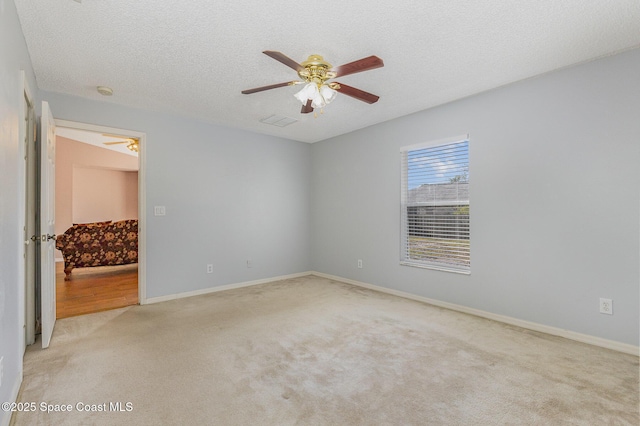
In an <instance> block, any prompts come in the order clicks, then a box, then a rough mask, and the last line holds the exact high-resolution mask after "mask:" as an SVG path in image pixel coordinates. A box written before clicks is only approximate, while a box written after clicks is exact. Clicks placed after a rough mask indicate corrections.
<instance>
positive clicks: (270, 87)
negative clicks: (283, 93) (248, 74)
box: [242, 81, 300, 95]
mask: <svg viewBox="0 0 640 426" xmlns="http://www.w3.org/2000/svg"><path fill="white" fill-rule="evenodd" d="M298 83H300V82H299V81H287V82H286V83H278V84H272V85H270V86H262V87H256V88H255V89H248V90H243V91H242V94H244V95H250V94H252V93H256V92H262V91H264V90H271V89H277V88H278V87H285V86H293V85H294V84H298Z"/></svg>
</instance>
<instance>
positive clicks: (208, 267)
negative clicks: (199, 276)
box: [207, 263, 213, 274]
mask: <svg viewBox="0 0 640 426" xmlns="http://www.w3.org/2000/svg"><path fill="white" fill-rule="evenodd" d="M207 274H213V265H212V264H210V263H209V264H208V265H207Z"/></svg>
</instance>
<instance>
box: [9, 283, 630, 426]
mask: <svg viewBox="0 0 640 426" xmlns="http://www.w3.org/2000/svg"><path fill="white" fill-rule="evenodd" d="M38 345H39V343H38V344H36V345H34V346H32V347H30V348H29V349H28V350H27V354H26V357H25V371H24V383H23V385H22V390H21V394H20V397H19V400H20V401H22V402H36V403H37V404H38V411H36V412H35V413H19V414H17V415H14V417H13V422H12V424H15V425H35V424H42V425H80V424H82V425H88V424H96V425H120V424H131V425H159V424H170V425H187V424H189V425H197V424H207V425H294V424H300V425H496V424H497V425H500V424H527V425H533V424H535V425H559V424H574V425H601V424H615V425H625V424H628V425H638V424H639V423H640V417H639V396H638V393H639V391H638V386H639V381H638V380H639V378H638V375H639V368H638V357H635V356H631V355H625V354H621V353H617V352H614V351H610V350H606V349H601V348H597V347H593V346H589V345H585V344H581V343H576V342H573V341H570V340H566V339H562V338H558V337H552V336H548V335H545V334H541V333H536V332H531V331H527V330H524V329H520V328H517V327H512V326H508V325H504V324H501V323H497V322H493V321H490V320H486V319H481V318H477V317H474V316H470V315H466V314H461V313H457V312H453V311H448V310H446V309H441V308H437V307H433V306H429V305H426V304H422V303H419V302H415V301H411V300H406V299H402V298H399V297H395V296H390V295H387V294H382V293H378V292H374V291H369V290H365V289H361V288H358V287H354V286H351V285H348V284H343V283H338V282H335V281H330V280H327V279H324V278H318V277H314V276H309V277H303V278H299V279H292V280H287V281H279V282H275V283H271V284H265V285H260V286H255V287H250V288H244V289H238V290H231V291H226V292H219V293H213V294H209V295H205V296H198V297H192V298H188V299H181V300H175V301H170V302H165V303H159V304H154V305H147V306H134V307H128V308H123V309H118V310H115V311H108V312H102V313H98V314H91V315H86V316H82V317H74V318H67V319H64V320H59V321H58V322H57V326H56V331H55V333H54V337H53V341H52V344H51V347H50V348H49V349H47V350H41V349H39V348H36V347H35V346H38ZM42 402H45V403H47V404H51V405H54V404H71V405H72V409H73V411H72V412H71V413H50V414H47V413H44V412H42V411H39V409H40V403H42ZM79 402H81V403H82V404H94V405H95V407H94V408H98V407H104V406H103V405H102V404H106V409H107V410H109V408H110V406H109V404H110V403H116V402H120V403H122V406H121V407H122V409H123V410H125V411H115V412H114V411H107V412H95V413H91V412H79V411H78V410H77V404H78V403H79ZM127 402H129V403H131V405H130V407H131V408H132V411H126V403H127Z"/></svg>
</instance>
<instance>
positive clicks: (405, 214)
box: [400, 134, 471, 275]
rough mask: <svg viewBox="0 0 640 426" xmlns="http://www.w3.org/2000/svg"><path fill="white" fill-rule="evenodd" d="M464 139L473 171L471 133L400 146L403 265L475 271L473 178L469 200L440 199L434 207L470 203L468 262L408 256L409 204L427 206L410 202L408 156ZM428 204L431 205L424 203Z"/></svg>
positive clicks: (465, 271)
mask: <svg viewBox="0 0 640 426" xmlns="http://www.w3.org/2000/svg"><path fill="white" fill-rule="evenodd" d="M461 142H467V152H466V155H467V165H466V167H467V173H468V174H470V163H471V158H470V157H471V148H470V146H471V140H470V137H469V134H464V135H459V136H455V137H449V138H443V139H437V140H431V141H427V142H421V143H418V144H413V145H408V146H403V147H401V148H400V159H401V161H400V175H401V176H400V180H401V185H400V265H402V266H411V267H416V268H423V269H432V270H438V271H445V272H453V273H458V274H463V275H470V274H471V183H470V179H468V180H467V188H468V194H469V197H468V198H469V199H468V200H467V202H466V203H461V202H460V200H457V201H450V202H447V201H436V202H434V204H433V207H435V206H437V205H438V204H440V205H446V206H449V205H460V206H463V205H464V206H468V208H469V213H468V221H469V222H468V234H469V249H468V259H469V261H468V266H463V265H461V264H458V265H455V266H447V265H443V264H442V262H438V261H437V260H435V261H434V260H419V259H409V256H408V249H409V244H408V233H409V208H410V207H418V208H420V207H423V206H415V205H414V206H409V203H408V197H409V187H408V186H409V166H408V156H409V153H410V152H412V151H417V150H423V149H430V148H436V147H441V146H446V145H451V144H456V143H461ZM424 207H427V206H424Z"/></svg>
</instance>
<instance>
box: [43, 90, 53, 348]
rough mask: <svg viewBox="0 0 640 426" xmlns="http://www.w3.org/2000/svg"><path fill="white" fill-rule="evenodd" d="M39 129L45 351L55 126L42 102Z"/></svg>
mask: <svg viewBox="0 0 640 426" xmlns="http://www.w3.org/2000/svg"><path fill="white" fill-rule="evenodd" d="M40 126H41V129H40V151H41V155H40V234H41V235H40V299H41V300H42V308H41V316H42V347H43V348H48V347H49V343H50V342H51V335H52V334H53V326H54V325H55V323H56V264H55V251H56V246H55V234H54V232H55V231H54V225H55V183H56V182H55V177H56V161H55V160H56V125H55V121H54V119H53V115H51V110H50V109H49V104H48V103H47V102H45V101H43V102H42V118H41V119H40Z"/></svg>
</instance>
